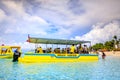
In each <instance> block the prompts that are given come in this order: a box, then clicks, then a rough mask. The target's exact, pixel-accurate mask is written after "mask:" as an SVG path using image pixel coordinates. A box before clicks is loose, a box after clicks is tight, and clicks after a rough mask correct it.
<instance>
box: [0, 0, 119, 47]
mask: <svg viewBox="0 0 120 80" xmlns="http://www.w3.org/2000/svg"><path fill="white" fill-rule="evenodd" d="M119 5H120V0H0V45H1V44H5V45H20V46H22V47H23V48H27V47H28V43H27V42H26V40H27V35H28V34H30V36H32V37H42V38H43V37H44V38H57V39H75V40H88V41H92V44H95V43H99V42H105V41H106V40H111V39H112V38H113V36H114V35H117V36H118V38H120V8H119ZM29 47H30V46H29Z"/></svg>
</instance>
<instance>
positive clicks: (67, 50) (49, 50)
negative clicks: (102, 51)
mask: <svg viewBox="0 0 120 80" xmlns="http://www.w3.org/2000/svg"><path fill="white" fill-rule="evenodd" d="M35 53H68V54H74V53H79V54H81V53H83V54H88V53H89V49H88V48H87V45H84V46H83V47H82V45H81V44H80V45H79V46H77V47H76V46H75V45H74V44H72V45H71V47H67V48H62V49H61V50H60V48H55V49H54V50H53V49H52V48H47V49H46V50H43V49H42V47H38V48H36V49H35Z"/></svg>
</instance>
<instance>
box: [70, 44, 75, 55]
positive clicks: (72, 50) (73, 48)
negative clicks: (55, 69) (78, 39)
mask: <svg viewBox="0 0 120 80" xmlns="http://www.w3.org/2000/svg"><path fill="white" fill-rule="evenodd" d="M70 53H71V54H73V53H75V46H74V44H72V46H71V47H70Z"/></svg>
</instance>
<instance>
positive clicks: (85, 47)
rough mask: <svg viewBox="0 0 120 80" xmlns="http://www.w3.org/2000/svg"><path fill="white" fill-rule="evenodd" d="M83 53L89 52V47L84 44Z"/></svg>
mask: <svg viewBox="0 0 120 80" xmlns="http://www.w3.org/2000/svg"><path fill="white" fill-rule="evenodd" d="M83 53H84V54H88V48H87V45H84V47H83Z"/></svg>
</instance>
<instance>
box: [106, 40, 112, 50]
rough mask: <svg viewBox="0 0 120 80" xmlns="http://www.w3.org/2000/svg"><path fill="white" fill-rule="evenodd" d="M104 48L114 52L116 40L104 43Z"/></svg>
mask: <svg viewBox="0 0 120 80" xmlns="http://www.w3.org/2000/svg"><path fill="white" fill-rule="evenodd" d="M104 47H105V49H107V50H113V48H114V40H111V41H106V42H105V43H104Z"/></svg>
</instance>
